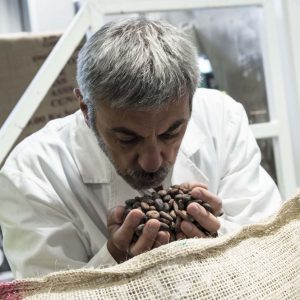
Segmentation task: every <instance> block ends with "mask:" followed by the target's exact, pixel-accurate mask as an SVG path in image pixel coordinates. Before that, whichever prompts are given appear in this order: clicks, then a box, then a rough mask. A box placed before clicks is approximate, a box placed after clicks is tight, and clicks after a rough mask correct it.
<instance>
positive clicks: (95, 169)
mask: <svg viewBox="0 0 300 300" xmlns="http://www.w3.org/2000/svg"><path fill="white" fill-rule="evenodd" d="M71 145H72V150H71V151H73V153H74V160H75V162H76V164H77V168H78V170H79V173H80V175H81V178H82V180H83V182H84V183H109V182H110V181H111V180H112V167H113V166H112V165H111V163H110V161H109V160H108V158H107V157H106V155H105V154H104V152H103V151H102V150H101V148H100V147H99V145H98V142H97V139H96V137H95V135H94V133H93V132H92V130H91V129H90V128H89V127H88V126H87V124H86V123H85V120H84V117H83V114H82V112H81V111H80V110H79V111H77V112H76V113H75V122H74V126H73V128H72V129H71Z"/></svg>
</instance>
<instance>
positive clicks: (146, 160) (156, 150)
mask: <svg viewBox="0 0 300 300" xmlns="http://www.w3.org/2000/svg"><path fill="white" fill-rule="evenodd" d="M162 162H163V157H162V153H161V149H160V147H159V145H158V143H157V142H151V143H149V144H147V145H145V146H144V147H141V149H140V152H139V157H138V164H139V165H140V167H141V168H142V169H143V170H144V171H146V172H148V173H153V172H156V171H157V170H158V169H159V168H160V167H161V165H162Z"/></svg>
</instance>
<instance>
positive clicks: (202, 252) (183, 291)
mask: <svg viewBox="0 0 300 300" xmlns="http://www.w3.org/2000/svg"><path fill="white" fill-rule="evenodd" d="M0 298H1V299H6V300H8V299H26V300H33V299H51V300H52V299H53V300H54V299H60V300H64V299H77V300H79V299H82V300H89V299H122V300H125V299H230V300H232V299H262V300H268V299H270V300H276V299H280V300H282V299H300V194H299V195H297V196H295V197H294V198H292V199H290V200H288V201H286V202H285V203H284V204H283V206H282V207H281V209H280V211H279V212H278V213H277V214H276V215H274V216H273V217H271V218H268V219H267V220H265V222H263V223H260V224H256V225H249V226H245V227H243V228H242V229H241V230H240V231H238V232H235V233H232V234H230V235H226V236H223V237H219V238H216V239H214V238H207V239H189V240H181V241H176V242H173V243H170V244H168V245H165V246H162V247H160V248H157V249H154V250H151V251H149V252H147V253H144V254H142V255H139V256H137V257H134V258H132V259H130V260H129V261H127V262H125V263H123V264H120V265H117V266H114V267H109V268H105V269H94V270H91V269H88V270H82V269H81V270H72V271H64V272H57V273H53V274H50V275H48V276H45V277H43V278H38V279H37V278H36V279H35V278H34V279H29V280H20V281H15V282H12V283H6V284H2V286H0Z"/></svg>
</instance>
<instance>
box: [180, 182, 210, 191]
mask: <svg viewBox="0 0 300 300" xmlns="http://www.w3.org/2000/svg"><path fill="white" fill-rule="evenodd" d="M195 187H201V188H203V189H206V190H207V189H208V186H207V185H206V184H205V183H202V182H185V183H182V184H181V185H180V188H182V189H188V190H192V189H194V188H195Z"/></svg>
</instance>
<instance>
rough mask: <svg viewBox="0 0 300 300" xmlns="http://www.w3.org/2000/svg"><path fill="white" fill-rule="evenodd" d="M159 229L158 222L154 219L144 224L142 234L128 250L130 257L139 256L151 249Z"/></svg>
mask: <svg viewBox="0 0 300 300" xmlns="http://www.w3.org/2000/svg"><path fill="white" fill-rule="evenodd" d="M159 227H160V222H159V221H158V220H155V219H151V220H149V221H148V222H147V223H146V224H145V227H144V229H143V232H142V234H141V235H140V237H139V239H138V240H137V242H136V243H135V244H134V245H132V247H131V249H130V253H131V255H132V256H136V255H139V254H141V253H143V252H146V251H149V250H151V249H152V247H153V245H154V243H155V240H156V237H157V234H158V231H159Z"/></svg>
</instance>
